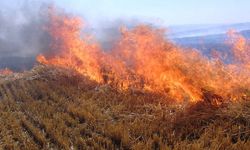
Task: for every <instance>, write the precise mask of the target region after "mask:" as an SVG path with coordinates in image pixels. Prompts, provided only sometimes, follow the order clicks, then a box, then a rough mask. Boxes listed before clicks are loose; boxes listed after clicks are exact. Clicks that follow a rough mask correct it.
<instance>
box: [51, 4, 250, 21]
mask: <svg viewBox="0 0 250 150" xmlns="http://www.w3.org/2000/svg"><path fill="white" fill-rule="evenodd" d="M54 1H55V3H56V5H59V6H60V7H62V8H64V9H65V10H67V11H73V12H74V13H76V14H80V15H82V16H84V18H86V19H87V20H88V21H90V22H91V23H99V22H102V21H107V20H119V19H121V18H122V19H142V20H148V21H151V22H156V23H158V24H164V25H183V24H226V23H241V22H249V21H250V9H249V6H250V0H54Z"/></svg>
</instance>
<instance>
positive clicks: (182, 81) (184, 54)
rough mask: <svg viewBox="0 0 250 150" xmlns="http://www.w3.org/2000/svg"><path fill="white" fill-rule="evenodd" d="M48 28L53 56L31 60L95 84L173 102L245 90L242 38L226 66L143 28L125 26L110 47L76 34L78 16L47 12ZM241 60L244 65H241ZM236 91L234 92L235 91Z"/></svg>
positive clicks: (246, 52) (246, 54)
mask: <svg viewBox="0 0 250 150" xmlns="http://www.w3.org/2000/svg"><path fill="white" fill-rule="evenodd" d="M50 21H51V23H50V26H49V28H48V30H49V33H50V34H51V37H52V40H53V42H52V45H51V50H52V51H59V53H58V54H57V55H56V56H52V57H45V56H44V55H39V56H38V57H37V61H38V62H40V63H42V64H49V65H55V66H60V67H66V68H71V69H74V70H76V71H77V72H79V73H81V74H83V75H85V76H88V77H89V78H90V79H92V80H95V81H97V82H98V83H100V84H110V85H112V86H115V87H117V88H118V89H121V90H126V89H133V88H136V89H140V90H147V91H151V92H157V93H161V94H164V95H166V96H167V97H169V98H172V99H175V100H180V101H182V100H185V99H187V100H191V101H199V100H202V99H205V98H204V96H206V94H204V93H206V91H212V92H214V93H215V94H216V95H219V97H221V98H223V99H234V98H238V97H240V96H241V95H242V94H243V93H244V92H239V91H240V90H242V89H250V84H249V83H250V80H249V75H250V73H249V68H248V69H247V70H245V69H244V68H242V67H243V66H244V67H249V54H250V53H249V46H247V41H246V40H245V39H244V38H243V37H239V36H238V35H237V37H234V41H233V43H237V44H236V45H234V46H233V54H234V56H235V58H236V59H237V60H239V61H240V62H241V64H240V65H239V64H237V63H234V64H229V65H226V64H224V63H223V62H221V61H218V60H210V59H208V58H207V57H205V56H203V55H201V54H200V53H199V52H198V51H197V50H194V49H184V48H181V47H178V46H177V45H174V44H173V43H171V42H169V41H168V40H166V39H165V38H164V31H163V30H161V29H154V28H151V27H148V26H143V25H142V26H138V27H135V28H134V29H131V30H128V29H126V28H122V30H121V34H122V36H121V38H120V39H119V40H118V42H117V44H116V45H115V47H114V48H113V49H112V50H110V51H108V52H107V51H106V52H105V51H103V50H102V49H101V48H100V47H99V46H98V44H96V43H94V42H93V41H91V40H89V39H86V37H84V36H82V35H81V28H82V21H81V19H80V18H76V17H70V16H67V15H65V14H58V13H56V12H55V11H52V13H51V14H50ZM242 64H244V65H242ZM235 91H237V92H235Z"/></svg>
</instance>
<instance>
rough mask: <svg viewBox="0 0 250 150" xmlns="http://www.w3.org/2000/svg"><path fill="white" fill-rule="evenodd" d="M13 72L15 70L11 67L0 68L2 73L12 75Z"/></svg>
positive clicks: (0, 73)
mask: <svg viewBox="0 0 250 150" xmlns="http://www.w3.org/2000/svg"><path fill="white" fill-rule="evenodd" d="M12 73H13V71H12V70H10V69H9V68H5V69H0V75H10V74H12Z"/></svg>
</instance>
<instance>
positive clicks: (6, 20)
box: [0, 0, 50, 70]
mask: <svg viewBox="0 0 250 150" xmlns="http://www.w3.org/2000/svg"><path fill="white" fill-rule="evenodd" d="M0 6H1V10H0V22H1V23H0V68H4V67H9V68H11V69H14V70H22V69H28V68H30V67H32V65H33V64H34V62H35V56H36V55H38V54H39V53H46V51H47V50H49V42H50V36H49V34H48V33H47V31H46V30H45V29H44V28H45V27H46V24H47V23H48V15H47V9H48V7H49V6H50V4H49V2H48V1H45V0H42V1H35V0H20V1H15V0H9V1H0Z"/></svg>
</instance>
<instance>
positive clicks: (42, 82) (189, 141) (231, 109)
mask: <svg viewBox="0 0 250 150" xmlns="http://www.w3.org/2000/svg"><path fill="white" fill-rule="evenodd" d="M209 95H210V96H211V93H210V94H209V93H208V94H207V96H206V98H207V99H209ZM249 97H250V92H249V91H248V92H247V91H246V96H245V98H243V99H242V100H240V101H238V102H228V103H226V104H222V105H221V106H219V107H216V106H214V105H212V104H211V103H210V102H209V101H208V100H207V102H200V103H197V104H193V105H192V104H189V103H188V102H184V103H183V104H173V103H169V102H167V100H166V99H164V98H163V97H162V96H161V95H157V94H154V93H144V92H140V91H132V90H131V91H125V92H124V91H123V92H122V91H117V90H116V89H113V88H111V87H109V86H105V85H102V86H98V84H96V83H95V82H92V81H90V80H88V79H87V78H84V77H82V76H79V75H77V74H75V73H73V72H72V71H69V70H63V69H59V68H57V69H55V68H51V67H45V66H37V67H35V68H34V69H33V70H31V71H29V72H25V73H19V74H12V75H9V76H1V77H0V121H1V124H0V149H6V150H7V149H22V150H23V149H66V150H67V149H97V150H99V149H135V150H137V149H138V150H141V149H156V150H157V149H249V148H250V140H249V139H250V101H249Z"/></svg>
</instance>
